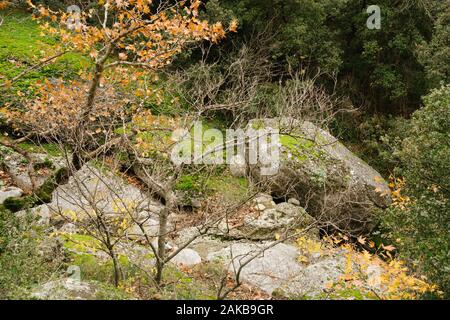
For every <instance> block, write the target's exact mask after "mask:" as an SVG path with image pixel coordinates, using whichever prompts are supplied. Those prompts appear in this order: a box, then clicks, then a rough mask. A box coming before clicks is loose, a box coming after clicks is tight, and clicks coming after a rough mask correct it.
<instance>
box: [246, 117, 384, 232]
mask: <svg viewBox="0 0 450 320" xmlns="http://www.w3.org/2000/svg"><path fill="white" fill-rule="evenodd" d="M248 126H249V127H255V126H257V127H261V126H262V127H271V128H279V129H280V132H281V157H280V158H281V159H280V167H279V170H278V172H277V173H276V174H275V175H272V176H265V175H262V174H261V172H260V167H261V166H258V165H256V166H253V167H251V168H250V174H251V175H252V176H253V177H254V178H255V179H256V180H257V181H259V182H260V183H263V185H266V186H268V189H269V190H270V192H271V193H272V194H275V195H277V196H279V197H292V198H296V199H300V200H301V202H302V203H305V204H307V206H308V213H310V214H311V215H313V216H315V217H317V218H318V219H320V220H321V222H322V223H324V224H327V223H330V222H331V223H332V224H335V225H338V226H339V227H340V228H342V229H345V230H348V231H351V232H356V233H357V232H367V231H370V230H371V229H372V228H373V226H374V217H375V214H376V210H377V209H378V208H386V207H387V206H388V205H389V204H390V202H391V199H390V190H389V187H388V185H387V183H386V181H384V180H383V179H382V178H381V175H380V174H379V173H378V172H377V171H375V170H374V169H373V168H371V167H370V166H369V165H367V164H366V163H365V162H364V161H362V160H361V159H359V158H358V157H357V156H355V155H354V154H353V153H352V152H351V151H349V150H348V149H347V148H346V147H345V146H344V145H343V144H341V143H340V142H339V141H338V140H337V139H336V138H334V137H333V136H332V135H331V134H330V133H328V132H327V131H325V130H322V129H320V128H318V127H317V126H315V125H314V124H312V123H311V122H308V121H299V120H295V119H292V118H281V119H255V120H252V121H250V122H249V124H248ZM287 132H289V134H290V136H287V135H283V134H284V133H287ZM294 137H295V138H294ZM330 208H332V210H324V209H330Z"/></svg>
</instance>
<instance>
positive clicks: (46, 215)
mask: <svg viewBox="0 0 450 320" xmlns="http://www.w3.org/2000/svg"><path fill="white" fill-rule="evenodd" d="M15 214H16V216H18V217H24V216H25V215H26V214H31V215H33V216H35V217H36V218H37V219H38V221H37V223H38V224H39V225H44V226H49V225H50V224H51V218H52V214H51V213H50V209H49V207H48V206H47V205H46V204H43V205H40V206H37V207H34V208H31V209H28V210H21V211H18V212H16V213H15ZM54 218H60V217H54Z"/></svg>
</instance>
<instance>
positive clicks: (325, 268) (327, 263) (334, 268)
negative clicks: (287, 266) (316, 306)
mask: <svg viewBox="0 0 450 320" xmlns="http://www.w3.org/2000/svg"><path fill="white" fill-rule="evenodd" d="M345 264H346V259H345V257H344V256H334V257H330V258H327V259H325V260H322V261H319V262H317V263H314V264H311V265H309V266H306V267H305V268H304V269H302V270H301V271H300V272H299V273H298V274H297V275H296V276H294V277H292V278H291V279H290V281H289V282H285V283H283V284H282V285H280V287H278V288H277V289H276V293H275V295H281V296H284V297H289V298H293V299H295V298H297V299H298V298H305V297H315V296H317V295H319V294H321V293H323V292H324V290H325V289H326V287H327V285H328V284H329V283H333V282H335V281H337V280H338V279H339V277H340V276H342V275H343V274H344V273H345Z"/></svg>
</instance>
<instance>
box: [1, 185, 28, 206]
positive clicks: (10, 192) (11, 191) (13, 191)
mask: <svg viewBox="0 0 450 320" xmlns="http://www.w3.org/2000/svg"><path fill="white" fill-rule="evenodd" d="M22 195H23V190H22V189H20V188H16V187H7V188H3V189H2V190H0V204H3V202H5V200H6V199H8V198H11V197H21V196H22Z"/></svg>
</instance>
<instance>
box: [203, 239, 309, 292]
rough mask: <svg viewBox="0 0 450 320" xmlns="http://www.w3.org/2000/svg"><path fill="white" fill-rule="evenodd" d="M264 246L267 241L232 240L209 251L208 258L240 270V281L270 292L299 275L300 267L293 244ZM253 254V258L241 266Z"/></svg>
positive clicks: (232, 270)
mask: <svg viewBox="0 0 450 320" xmlns="http://www.w3.org/2000/svg"><path fill="white" fill-rule="evenodd" d="M267 246H270V243H262V244H253V243H234V244H232V245H230V246H229V247H227V248H225V249H222V250H221V251H219V252H215V253H211V254H209V255H208V257H207V259H208V261H219V262H222V263H223V264H224V266H226V267H227V268H228V270H229V271H230V272H232V273H234V272H235V271H237V270H239V269H241V273H240V277H241V280H242V281H245V282H247V283H250V284H251V285H254V286H256V287H258V288H259V289H262V290H264V291H265V292H267V293H268V294H271V293H272V292H273V291H274V290H275V289H277V288H278V287H280V286H281V285H283V284H284V283H286V282H289V281H290V279H292V278H294V277H295V276H296V275H297V274H299V273H300V272H301V271H302V269H303V267H302V266H301V265H300V264H299V263H298V262H297V257H298V252H297V249H296V248H295V247H293V246H290V245H286V244H283V243H279V244H277V245H275V246H274V247H271V248H269V249H266V250H265V248H266V247H267ZM231 257H233V259H231ZM253 257H255V258H254V259H253V260H251V261H250V262H249V263H248V264H246V265H245V266H244V267H242V268H241V266H242V265H244V264H245V263H246V262H247V261H248V260H249V259H251V258H253Z"/></svg>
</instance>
